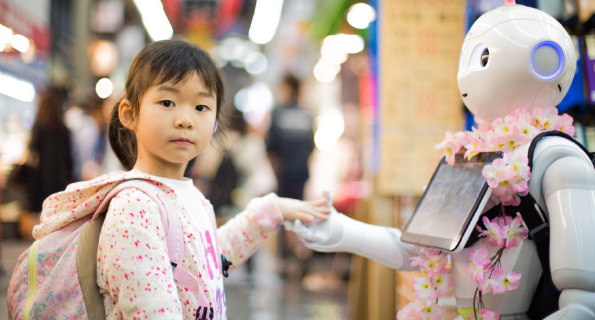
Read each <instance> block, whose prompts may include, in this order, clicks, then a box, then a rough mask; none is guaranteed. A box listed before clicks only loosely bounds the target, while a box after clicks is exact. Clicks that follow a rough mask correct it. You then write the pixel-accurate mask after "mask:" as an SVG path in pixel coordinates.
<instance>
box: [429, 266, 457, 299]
mask: <svg viewBox="0 0 595 320" xmlns="http://www.w3.org/2000/svg"><path fill="white" fill-rule="evenodd" d="M431 280H432V285H434V288H436V292H437V293H438V296H439V297H444V296H445V295H446V292H447V291H448V289H450V288H452V276H451V275H450V274H448V270H447V269H446V268H444V269H442V270H441V271H440V272H437V273H435V274H434V275H433V276H432V278H431Z"/></svg>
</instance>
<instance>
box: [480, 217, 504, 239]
mask: <svg viewBox="0 0 595 320" xmlns="http://www.w3.org/2000/svg"><path fill="white" fill-rule="evenodd" d="M482 221H483V224H484V225H485V227H486V230H482V229H481V228H480V227H479V226H477V230H479V231H480V232H481V233H480V234H479V236H480V237H486V238H485V239H483V241H482V243H486V242H487V243H488V244H489V245H491V246H492V247H502V245H503V244H504V236H503V234H502V228H500V226H498V223H497V222H490V219H488V217H486V216H484V217H483V218H482Z"/></svg>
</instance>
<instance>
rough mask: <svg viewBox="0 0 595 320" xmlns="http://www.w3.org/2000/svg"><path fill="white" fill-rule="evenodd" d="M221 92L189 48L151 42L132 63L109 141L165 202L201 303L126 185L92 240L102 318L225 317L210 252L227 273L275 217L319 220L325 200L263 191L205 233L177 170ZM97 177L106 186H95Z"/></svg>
mask: <svg viewBox="0 0 595 320" xmlns="http://www.w3.org/2000/svg"><path fill="white" fill-rule="evenodd" d="M223 96H224V95H223V83H222V79H221V76H220V74H219V71H218V68H217V67H216V65H215V63H214V62H213V61H212V60H211V59H210V57H209V56H208V55H207V53H205V52H204V51H203V50H201V49H200V48H198V47H196V46H194V45H192V44H189V43H187V42H184V41H180V40H169V41H161V42H155V43H153V44H150V45H148V46H147V47H145V48H144V49H143V50H142V51H141V52H140V53H139V54H138V56H137V57H136V58H135V59H134V61H133V63H132V66H131V68H130V73H129V75H128V80H127V82H126V94H125V98H124V99H123V100H122V101H121V102H120V103H119V105H117V107H115V108H114V110H113V112H112V115H111V119H110V123H109V127H108V134H109V140H110V144H111V146H112V148H113V149H114V152H115V153H116V155H117V156H118V158H119V159H120V161H121V162H122V164H123V166H124V167H125V168H126V169H127V170H131V171H129V172H126V173H125V174H126V175H127V179H130V178H135V177H142V178H146V179H152V180H156V181H158V182H160V183H161V184H158V185H159V186H160V187H161V188H162V189H163V190H164V191H165V192H166V193H167V194H168V195H169V196H170V197H171V198H172V199H173V200H174V201H173V202H174V205H175V206H176V208H177V210H178V214H179V216H180V224H181V227H182V230H183V233H184V260H183V264H182V267H183V268H184V269H186V270H188V271H189V272H190V273H191V274H193V275H194V276H196V277H197V278H198V279H199V282H200V284H201V286H200V288H201V289H202V290H203V291H204V297H206V299H204V297H203V295H202V293H200V292H199V294H197V293H195V292H193V291H191V290H189V289H188V288H185V287H184V285H182V284H180V283H178V282H176V281H174V279H173V276H172V272H171V270H172V267H171V265H170V262H169V260H168V255H167V249H166V241H165V237H166V235H165V233H164V231H163V224H162V221H161V216H160V214H159V209H158V206H157V204H156V203H155V202H153V201H152V200H151V199H150V198H149V197H148V196H147V195H146V194H144V193H143V192H140V191H138V190H137V189H126V190H124V191H122V192H120V193H119V194H118V195H117V196H116V197H114V198H113V200H112V201H111V203H110V205H109V209H108V213H107V216H106V219H105V222H104V224H103V228H102V231H101V235H100V238H99V249H98V253H97V284H98V286H99V288H100V292H101V293H102V295H103V298H104V302H105V311H106V317H107V318H108V319H120V318H124V319H226V306H225V295H224V291H223V279H222V276H221V269H222V268H223V266H222V265H221V263H220V261H221V260H220V259H219V255H218V253H219V252H221V253H222V254H224V255H225V256H226V257H227V258H228V259H229V260H230V261H231V262H232V263H233V265H232V269H233V268H234V267H237V266H238V265H240V264H241V263H243V262H244V261H245V260H246V259H247V258H248V257H250V256H251V255H252V254H253V253H254V251H255V250H256V249H257V248H258V247H259V246H260V245H261V244H262V243H263V242H264V241H265V239H266V238H267V235H268V234H269V232H271V231H272V230H274V229H275V228H276V226H277V225H278V224H279V223H280V222H282V221H283V220H296V219H300V220H301V221H305V222H310V221H312V220H313V219H314V218H321V219H325V218H326V214H327V213H328V212H329V209H327V208H325V207H323V204H324V202H325V200H324V199H321V200H320V201H316V202H302V201H298V200H294V199H288V198H279V197H277V196H276V195H275V194H269V195H267V196H265V197H263V198H256V199H253V200H252V201H251V202H250V203H249V204H248V206H247V209H246V211H244V212H242V213H240V214H238V215H237V216H236V217H235V218H234V219H232V220H230V221H229V222H228V223H226V224H225V225H224V226H222V227H221V228H219V229H217V230H212V224H211V220H210V218H212V217H209V215H212V207H211V206H210V205H209V203H208V201H206V200H205V199H204V196H203V195H202V194H201V192H200V191H199V190H198V189H197V188H196V187H194V185H193V183H192V180H190V179H185V178H183V173H184V170H185V169H186V166H187V164H188V162H189V161H190V160H191V159H193V158H194V157H196V156H198V155H199V154H200V153H201V152H202V151H203V150H204V149H205V147H206V146H207V145H208V144H209V143H210V142H211V138H212V136H213V132H215V131H217V127H218V123H219V119H220V115H221V105H222V100H223ZM216 134H219V132H217V133H216ZM108 177H109V175H108ZM106 179H107V180H109V181H113V180H114V179H113V178H105V176H104V178H102V177H100V178H98V179H95V183H98V181H99V182H101V181H106ZM178 267H179V266H178Z"/></svg>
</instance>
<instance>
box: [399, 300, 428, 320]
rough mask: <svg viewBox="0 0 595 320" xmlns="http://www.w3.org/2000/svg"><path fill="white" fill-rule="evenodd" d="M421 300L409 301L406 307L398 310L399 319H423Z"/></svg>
mask: <svg viewBox="0 0 595 320" xmlns="http://www.w3.org/2000/svg"><path fill="white" fill-rule="evenodd" d="M421 307H422V305H421V301H419V300H415V301H413V302H410V303H408V304H407V305H406V306H405V308H403V309H402V310H399V312H397V320H419V319H421V314H420V310H421Z"/></svg>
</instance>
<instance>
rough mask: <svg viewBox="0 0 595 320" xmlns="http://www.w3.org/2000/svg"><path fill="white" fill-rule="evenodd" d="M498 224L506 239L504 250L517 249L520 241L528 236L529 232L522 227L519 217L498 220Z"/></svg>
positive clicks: (521, 220)
mask: <svg viewBox="0 0 595 320" xmlns="http://www.w3.org/2000/svg"><path fill="white" fill-rule="evenodd" d="M503 220H504V221H503ZM498 224H499V225H500V227H501V228H502V231H503V235H504V239H506V248H514V247H517V246H518V245H519V244H520V242H521V240H525V239H527V238H528V236H529V230H527V229H526V228H525V227H524V226H523V219H522V218H521V216H516V217H515V218H514V219H513V218H512V217H511V216H506V217H504V218H500V220H499V223H498Z"/></svg>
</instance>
